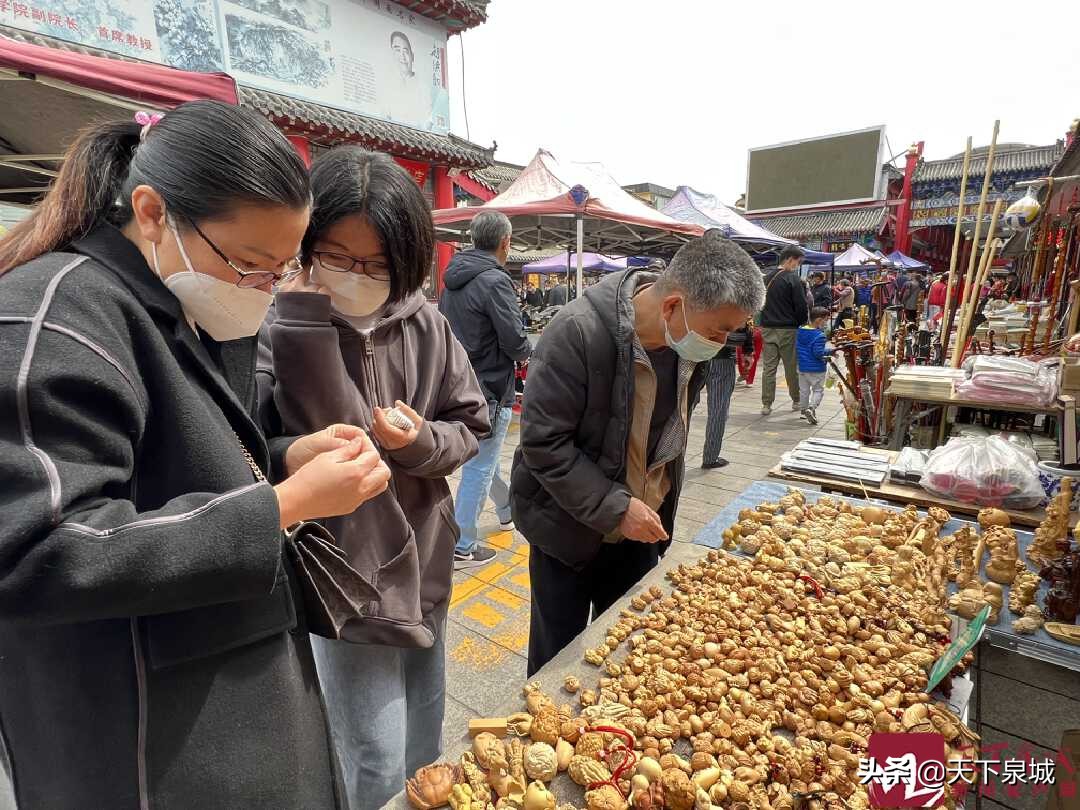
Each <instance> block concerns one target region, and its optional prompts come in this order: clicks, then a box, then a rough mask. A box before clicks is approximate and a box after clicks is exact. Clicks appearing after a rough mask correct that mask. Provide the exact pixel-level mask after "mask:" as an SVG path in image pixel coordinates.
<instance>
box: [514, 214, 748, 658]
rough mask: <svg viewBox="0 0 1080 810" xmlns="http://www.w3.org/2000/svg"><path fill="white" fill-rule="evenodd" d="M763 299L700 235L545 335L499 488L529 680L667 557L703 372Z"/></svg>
mask: <svg viewBox="0 0 1080 810" xmlns="http://www.w3.org/2000/svg"><path fill="white" fill-rule="evenodd" d="M763 298H764V288H763V285H762V281H761V273H760V272H758V269H757V267H756V265H755V264H754V263H753V261H752V260H751V259H750V257H749V256H748V255H747V254H746V253H745V252H744V251H743V250H742V249H741V248H740V247H738V246H737V245H736V244H735V243H734V242H731V241H729V240H727V239H724V238H723V237H722V236H721V235H720V233H719V231H709V232H708V233H706V234H705V236H703V237H701V238H699V239H695V240H693V241H691V242H689V243H688V244H686V245H684V246H683V247H682V248H681V249H680V250H679V252H678V253H677V254H675V258H674V259H673V260H672V263H671V265H670V266H669V267H668V268H667V269H666V270H665V271H664V272H663V273H661V274H659V275H658V274H655V273H652V272H649V271H648V270H645V269H640V268H631V269H629V270H626V271H623V272H619V273H612V274H610V275H608V276H607V277H606V278H605V279H604V280H603V281H601V282H600V283H599V284H596V285H594V286H592V287H589V288H588V289H587V290H585V293H584V295H583V296H581V297H580V298H578V299H576V300H574V301H572V302H570V303H569V304H567V305H566V306H565V307H563V308H562V310H561V311H560V312H559V314H558V315H557V316H556V317H555V318H554V319H553V320H552V321H551V323H550V324H549V325H548V326H547V328H546V329H545V330H544V334H543V337H542V338H541V339H540V342H539V343H538V344H537V349H536V354H535V356H534V357H533V359H532V361H530V366H529V385H528V390H527V392H526V395H525V405H524V411H523V413H522V421H521V443H520V446H519V447H518V450H517V452H516V453H515V455H514V468H513V475H512V479H511V480H512V484H511V491H512V504H513V514H514V522H515V524H516V525H517V526H518V528H519V529H520V531H521V533H522V534H523V535H525V537H526V539H527V540H528V541H529V543H530V545H531V546H532V548H531V549H530V554H529V574H530V579H531V581H532V613H531V619H530V621H531V624H530V632H529V674H530V675H531V674H532V673H534V672H536V670H538V669H539V668H540V667H542V666H543V665H544V664H545V663H546V662H547V661H548V660H550V659H551V658H552V657H553V656H554V655H555V654H556V653H558V651H559V650H561V649H562V648H563V647H564V646H565V645H566V644H567V643H568V642H569V641H570V640H571V639H573V638H574V636H576V635H577V634H578V633H580V632H581V631H582V630H583V629H584V628H585V625H586V623H587V622H588V619H589V615H590V612H591V613H592V615H599V614H600V613H601V612H603V611H604V610H606V609H607V608H608V607H609V606H610V605H611V604H612V603H613V602H615V601H616V600H617V599H619V598H620V597H621V596H622V595H623V594H624V593H626V591H627V590H628V589H629V588H630V587H631V586H632V585H633V584H634V583H635V582H637V581H638V580H639V579H640V578H641V577H642V575H644V574H645V573H646V572H647V571H648V570H649V569H651V568H653V567H654V566H655V565H656V563H657V561H658V560H659V558H660V554H661V552H662V551H663V550H664V549H666V547H667V541H668V539H669V538H670V537H671V534H672V532H673V530H674V521H675V510H676V507H677V505H678V501H679V493H680V491H681V489H682V482H683V468H684V461H685V453H686V440H687V434H688V426H689V421H690V415H691V413H692V411H693V409H694V406H695V405H696V404H697V401H698V397H699V395H700V392H701V388H702V386H703V385H704V383H705V375H706V371H707V368H708V362H707V361H708V360H710V359H711V358H712V357H713V356H714V355H715V354H716V353H717V352H718V351H719V350H720V349H721V348H722V347H723V345H724V342H725V341H726V340H727V336H728V334H729V333H730V332H733V331H735V330H736V329H739V328H741V327H742V326H743V325H744V324H745V322H746V319H747V318H748V317H750V316H751V315H752V314H753V313H754V312H755V311H756V310H757V309H758V308H759V307H760V306H761V303H762V300H763Z"/></svg>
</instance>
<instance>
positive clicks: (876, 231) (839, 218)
mask: <svg viewBox="0 0 1080 810" xmlns="http://www.w3.org/2000/svg"><path fill="white" fill-rule="evenodd" d="M898 191H899V189H898V188H897V189H896V190H895V191H894V192H893V193H897V192H898ZM896 207H897V200H896V199H895V198H893V199H892V200H882V201H880V202H875V203H872V204H869V205H854V206H838V205H825V206H821V207H819V208H813V209H810V210H806V209H800V210H799V211H790V212H784V211H777V212H771V213H768V214H754V215H752V216H751V217H750V221H751V222H753V223H755V224H756V225H760V226H761V227H763V228H767V229H769V230H770V231H772V232H773V233H775V234H776V235H778V236H783V237H784V238H786V239H794V240H796V241H797V242H799V243H800V244H802V245H804V246H806V247H808V248H810V249H811V250H822V251H826V252H828V253H843V252H844V251H845V250H847V249H848V248H849V247H851V245H852V244H854V243H856V242H858V243H859V244H860V245H862V246H863V247H865V248H868V249H870V250H880V251H882V252H885V253H888V252H890V251H891V250H892V249H893V235H894V231H895V225H896Z"/></svg>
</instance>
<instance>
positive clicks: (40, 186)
mask: <svg viewBox="0 0 1080 810" xmlns="http://www.w3.org/2000/svg"><path fill="white" fill-rule="evenodd" d="M9 31H12V29H7V28H0V109H5V110H18V115H8V116H0V202H3V203H7V204H10V205H12V206H16V207H22V208H23V209H25V207H26V206H28V205H30V204H32V203H33V202H35V201H36V200H37V199H38V198H39V197H40V196H41V194H42V193H43V192H44V191H45V190H46V189H47V188H48V184H49V183H50V182H52V179H53V178H54V177H55V176H56V173H57V170H58V169H59V166H60V162H61V160H62V159H63V154H64V151H65V150H66V149H67V146H68V144H70V143H71V140H72V139H73V138H74V136H75V133H77V132H78V131H79V130H80V129H82V128H83V127H87V126H90V125H92V124H96V123H99V122H102V121H115V120H117V119H129V120H130V119H131V117H132V116H133V115H134V113H135V111H136V110H140V109H158V110H164V109H171V108H172V107H175V106H176V105H178V104H181V103H183V102H185V101H191V100H192V99H197V98H212V99H217V100H219V101H224V102H228V103H230V104H235V103H236V100H237V94H236V83H235V82H234V81H233V80H232V78H231V77H229V76H226V75H225V74H223V73H190V72H187V71H183V70H177V69H175V68H170V67H163V66H161V65H154V64H151V63H149V62H139V61H135V60H132V59H123V58H108V57H103V56H94V55H92V54H89V53H85V52H81V51H76V50H63V49H60V48H50V47H48V46H46V45H39V44H35V43H33V42H27V41H25V39H26V38H27V37H30V36H31V35H28V34H25V33H21V34H20V33H19V32H14V31H12V33H11V36H7V35H6V33H7V32H9ZM39 39H42V38H39ZM70 47H71V48H75V47H77V46H70ZM83 50H85V49H83Z"/></svg>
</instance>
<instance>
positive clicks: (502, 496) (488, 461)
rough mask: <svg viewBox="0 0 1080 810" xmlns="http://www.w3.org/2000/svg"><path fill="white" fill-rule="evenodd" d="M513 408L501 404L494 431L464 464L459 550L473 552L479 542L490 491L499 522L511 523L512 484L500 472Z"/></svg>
mask: <svg viewBox="0 0 1080 810" xmlns="http://www.w3.org/2000/svg"><path fill="white" fill-rule="evenodd" d="M513 416H514V412H513V411H512V410H511V409H510V408H499V412H498V414H496V417H495V425H494V427H493V428H492V431H491V435H490V436H488V438H486V439H482V440H481V441H480V451H479V452H478V453H477V454H476V455H475V456H473V457H472V458H471V459H469V461H468V462H466V464H465V466H464V467H462V468H461V486H459V487H458V491H457V498H456V499H455V507H454V519H455V520H456V521H457V524H458V528H460V529H461V539H460V540H458V543H457V551H458V553H459V554H470V553H472V550H473V549H474V548H476V544H477V543H478V542H479V530H478V529H477V523H479V521H480V514H481V513H482V512H483V511H484V504H485V503H487V499H488V495H490V496H491V500H492V501H493V502H494V503H495V511H496V512H497V513H498V515H499V522H500V523H509V522H510V521H511V519H512V516H511V514H510V487H509V485H508V484H507V483H506V481H504V480H503V477H502V474H501V473H500V472H499V461H500V458H501V454H502V446H503V441H504V440H505V439H506V431H507V430H508V429H509V428H510V420H511V419H512V418H513Z"/></svg>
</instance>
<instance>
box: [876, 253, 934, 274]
mask: <svg viewBox="0 0 1080 810" xmlns="http://www.w3.org/2000/svg"><path fill="white" fill-rule="evenodd" d="M885 258H886V259H888V260H889V261H890V262H892V263H893V264H895V265H896V266H897V267H902V268H904V269H905V270H927V269H929V265H927V264H926V262H920V261H919V260H918V259H913V258H911V257H910V256H908V255H907V254H906V253H901V252H900V251H899V250H894V251H893V252H892V253H890V254H889V255H888V256H886V257H885Z"/></svg>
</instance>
